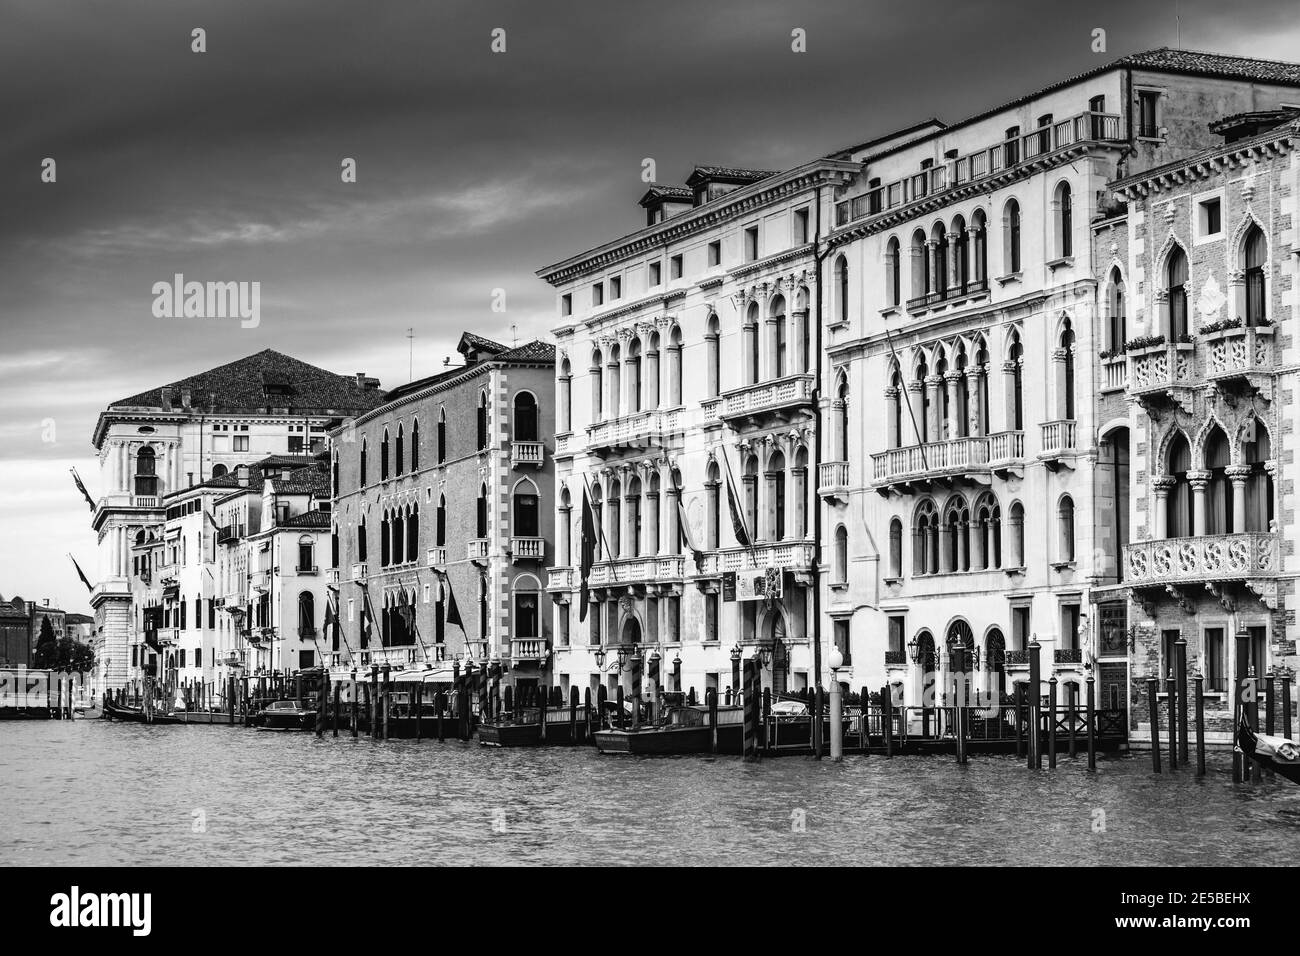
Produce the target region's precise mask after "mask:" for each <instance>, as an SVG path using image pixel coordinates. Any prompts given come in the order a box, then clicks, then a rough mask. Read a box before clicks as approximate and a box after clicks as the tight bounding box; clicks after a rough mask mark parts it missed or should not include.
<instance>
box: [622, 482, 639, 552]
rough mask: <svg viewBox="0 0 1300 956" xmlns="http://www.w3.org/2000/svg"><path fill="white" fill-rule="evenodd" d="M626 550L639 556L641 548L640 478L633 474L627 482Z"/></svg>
mask: <svg viewBox="0 0 1300 956" xmlns="http://www.w3.org/2000/svg"><path fill="white" fill-rule="evenodd" d="M625 505H626V506H627V535H628V539H627V551H628V554H629V555H630V556H631V557H634V558H639V557H640V556H641V554H642V550H641V479H640V478H638V477H637V476H635V475H633V476H632V479H631V480H630V481H629V482H628V483H627V498H626V500H625Z"/></svg>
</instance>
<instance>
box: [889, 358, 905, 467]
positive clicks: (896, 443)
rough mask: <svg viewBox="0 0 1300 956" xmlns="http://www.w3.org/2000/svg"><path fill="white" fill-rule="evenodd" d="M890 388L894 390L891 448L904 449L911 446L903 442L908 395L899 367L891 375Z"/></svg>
mask: <svg viewBox="0 0 1300 956" xmlns="http://www.w3.org/2000/svg"><path fill="white" fill-rule="evenodd" d="M889 387H890V388H891V389H893V397H892V399H891V400H890V406H889V414H890V421H889V439H890V441H889V447H890V448H902V447H903V446H904V445H905V444H909V443H908V442H905V441H904V440H903V405H904V403H905V402H907V400H908V395H907V389H906V387H905V386H904V385H903V376H902V373H901V372H899V370H898V366H897V365H895V366H894V368H893V371H891V372H890V373H889Z"/></svg>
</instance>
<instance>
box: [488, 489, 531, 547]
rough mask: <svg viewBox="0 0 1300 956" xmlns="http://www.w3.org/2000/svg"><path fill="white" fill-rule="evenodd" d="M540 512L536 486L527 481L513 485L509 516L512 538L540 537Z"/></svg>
mask: <svg viewBox="0 0 1300 956" xmlns="http://www.w3.org/2000/svg"><path fill="white" fill-rule="evenodd" d="M540 511H541V507H540V499H539V498H538V495H537V486H536V485H534V484H533V483H532V482H531V481H528V480H527V479H525V480H524V481H521V482H520V483H519V484H517V485H515V490H514V494H513V495H512V504H511V514H512V516H513V519H514V536H515V537H516V538H537V537H541V533H542V531H541V514H540ZM484 537H486V535H485V536H484Z"/></svg>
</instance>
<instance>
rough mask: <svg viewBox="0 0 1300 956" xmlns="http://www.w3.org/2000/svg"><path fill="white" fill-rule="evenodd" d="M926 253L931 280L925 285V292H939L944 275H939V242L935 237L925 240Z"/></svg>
mask: <svg viewBox="0 0 1300 956" xmlns="http://www.w3.org/2000/svg"><path fill="white" fill-rule="evenodd" d="M925 255H926V258H927V261H928V262H929V263H930V269H929V272H930V281H929V282H927V283H926V285H925V292H926V294H927V295H929V294H930V293H931V292H938V291H939V287H940V285H941V283H942V277H941V276H940V275H939V243H937V242H935V241H934V240H933V239H927V240H925Z"/></svg>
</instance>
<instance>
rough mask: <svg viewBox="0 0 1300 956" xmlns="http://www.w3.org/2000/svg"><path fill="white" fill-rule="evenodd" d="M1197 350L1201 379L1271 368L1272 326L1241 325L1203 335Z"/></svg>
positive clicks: (1214, 378) (1237, 374)
mask: <svg viewBox="0 0 1300 956" xmlns="http://www.w3.org/2000/svg"><path fill="white" fill-rule="evenodd" d="M1202 340H1203V341H1202V344H1201V346H1200V350H1201V352H1202V353H1203V356H1204V360H1205V377H1206V378H1208V379H1212V380H1214V381H1219V380H1222V379H1227V378H1236V377H1239V376H1242V375H1246V374H1248V373H1250V372H1269V371H1272V369H1273V328H1272V326H1245V327H1242V328H1235V329H1222V330H1220V331H1218V332H1207V333H1205V335H1203V336H1202Z"/></svg>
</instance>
